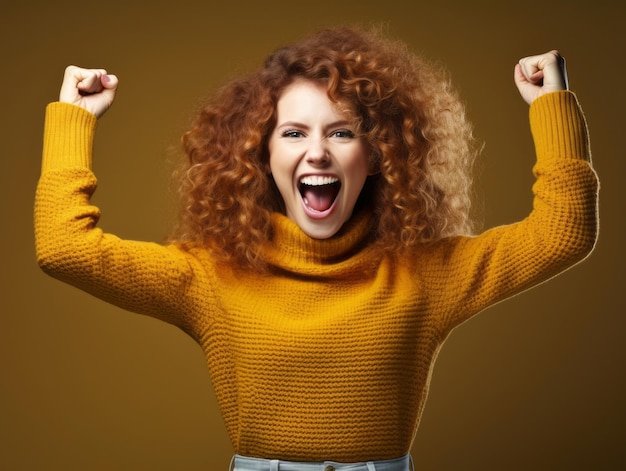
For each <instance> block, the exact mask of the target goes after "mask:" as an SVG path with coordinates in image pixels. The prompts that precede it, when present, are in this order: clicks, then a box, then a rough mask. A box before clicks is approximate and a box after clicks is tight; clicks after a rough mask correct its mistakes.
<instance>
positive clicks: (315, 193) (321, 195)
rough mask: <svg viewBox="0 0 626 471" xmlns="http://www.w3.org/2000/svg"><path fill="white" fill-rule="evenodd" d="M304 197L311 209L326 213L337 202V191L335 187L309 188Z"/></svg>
mask: <svg viewBox="0 0 626 471" xmlns="http://www.w3.org/2000/svg"><path fill="white" fill-rule="evenodd" d="M302 196H303V197H304V203H305V204H306V205H307V206H308V207H309V208H311V209H314V210H315V211H326V210H327V209H328V208H330V207H331V205H332V204H333V201H335V197H336V196H337V190H336V189H335V186H334V185H321V186H307V187H306V188H305V189H304V191H303V193H302Z"/></svg>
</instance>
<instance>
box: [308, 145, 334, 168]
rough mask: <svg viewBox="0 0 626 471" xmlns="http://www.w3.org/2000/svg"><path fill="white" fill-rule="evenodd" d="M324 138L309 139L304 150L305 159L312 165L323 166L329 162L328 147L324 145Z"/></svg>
mask: <svg viewBox="0 0 626 471" xmlns="http://www.w3.org/2000/svg"><path fill="white" fill-rule="evenodd" d="M326 144H327V143H326V140H325V139H324V138H321V139H315V138H313V139H311V140H310V141H309V146H308V148H307V151H306V161H307V162H308V163H309V164H311V165H314V166H317V167H323V166H325V165H327V164H328V162H330V154H329V152H328V147H327V145H326Z"/></svg>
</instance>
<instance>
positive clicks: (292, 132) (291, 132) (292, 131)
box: [281, 129, 304, 138]
mask: <svg viewBox="0 0 626 471" xmlns="http://www.w3.org/2000/svg"><path fill="white" fill-rule="evenodd" d="M281 136H282V137H291V138H297V137H303V136H304V134H303V133H302V131H297V130H295V129H289V130H288V131H284V132H283V133H282V134H281Z"/></svg>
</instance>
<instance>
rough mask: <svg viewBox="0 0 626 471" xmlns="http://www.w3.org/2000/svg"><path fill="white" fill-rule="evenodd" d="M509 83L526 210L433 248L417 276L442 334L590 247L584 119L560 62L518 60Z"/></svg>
mask: <svg viewBox="0 0 626 471" xmlns="http://www.w3.org/2000/svg"><path fill="white" fill-rule="evenodd" d="M515 83H516V85H517V87H518V89H519V91H520V94H521V96H522V98H523V99H524V101H526V102H527V103H528V104H530V110H529V116H530V127H531V131H532V136H533V139H534V143H535V151H536V157H537V162H536V164H535V166H534V168H533V173H534V175H535V177H536V182H535V184H534V185H533V194H534V200H533V209H532V211H531V213H530V214H529V215H528V216H527V217H526V218H525V219H524V220H522V221H520V222H517V223H514V224H509V225H505V226H500V227H496V228H493V229H490V230H488V231H486V232H484V233H482V234H480V235H478V236H476V237H457V238H451V239H449V240H445V241H442V242H441V244H439V245H438V246H436V247H435V248H434V250H435V253H436V255H435V256H434V257H433V258H432V259H431V260H429V264H428V265H427V266H424V267H422V269H423V270H424V271H425V272H428V271H429V270H430V271H432V273H433V274H434V275H436V276H432V275H427V276H428V279H429V286H428V287H429V289H428V292H429V293H431V295H432V296H433V303H435V304H436V305H438V306H445V307H444V308H443V309H441V311H442V312H446V314H444V319H445V321H444V325H445V326H446V327H447V328H448V329H449V328H453V327H454V326H456V325H458V324H459V323H460V322H463V321H464V320H466V319H467V318H469V317H471V316H472V315H473V314H476V313H477V312H479V311H481V310H483V309H484V308H486V307H488V306H490V305H492V304H493V303H495V302H498V301H501V300H503V299H505V298H507V297H510V296H512V295H515V294H517V293H519V292H521V291H523V290H525V289H528V288H530V287H532V286H535V285H537V284H538V283H541V282H543V281H545V280H547V279H549V278H551V277H553V276H555V275H557V274H559V273H560V272H562V271H564V270H566V269H568V268H569V267H571V266H573V265H575V264H576V263H578V262H580V261H581V260H582V259H584V258H585V257H586V256H587V255H588V254H589V253H590V252H591V250H592V249H593V247H594V245H595V241H596V237H597V229H598V225H597V223H598V220H597V190H598V181H597V176H596V174H595V172H594V170H593V168H592V166H591V153H590V148H589V140H588V134H587V126H586V122H585V118H584V115H583V113H582V110H581V108H580V106H579V103H578V100H577V98H576V97H575V95H574V94H573V93H572V92H570V91H568V90H567V74H566V72H565V61H564V60H563V58H562V57H561V56H560V55H559V54H558V53H557V52H556V51H551V52H548V53H546V54H541V55H537V56H530V57H527V58H525V59H522V60H521V61H520V62H519V63H518V64H517V65H516V66H515ZM433 260H435V262H433ZM431 282H432V283H431Z"/></svg>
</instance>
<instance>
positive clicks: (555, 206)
mask: <svg viewBox="0 0 626 471" xmlns="http://www.w3.org/2000/svg"><path fill="white" fill-rule="evenodd" d="M530 123H531V131H532V134H533V138H534V142H535V148H536V154H537V163H536V164H535V166H534V174H535V176H536V182H535V184H534V186H533V193H534V204H533V210H532V212H531V213H530V215H529V216H528V217H527V218H525V219H524V220H523V221H520V222H518V223H515V224H511V225H507V226H500V227H496V228H493V229H491V230H488V231H486V232H484V233H482V234H480V235H477V236H475V237H467V236H458V237H451V238H446V239H443V240H441V241H439V242H437V243H435V244H433V245H429V246H427V247H418V248H415V249H414V251H413V252H412V253H411V254H409V255H408V256H403V257H402V258H396V257H393V256H380V255H378V251H376V250H374V249H373V248H372V247H371V246H369V245H368V243H367V240H368V239H367V237H366V235H367V233H368V230H369V228H370V227H371V225H372V220H371V215H370V214H369V213H368V212H367V211H361V212H359V213H357V214H355V215H354V216H353V218H352V219H351V220H350V221H349V222H348V223H347V224H346V225H345V227H344V228H342V230H341V231H340V233H338V234H337V235H336V236H335V237H333V238H331V239H327V240H314V239H311V238H309V237H307V236H306V235H305V234H304V233H302V232H301V231H300V229H299V228H298V226H297V225H295V224H294V223H293V222H292V221H291V220H289V219H288V218H286V217H285V216H283V215H280V214H275V215H274V216H273V221H272V222H273V224H274V227H275V234H276V235H275V238H274V239H273V240H272V241H271V242H269V243H268V244H267V246H266V247H265V248H264V249H263V252H262V254H261V256H262V257H263V259H264V260H265V261H267V262H268V264H269V266H270V267H271V269H270V270H269V271H268V272H267V273H265V274H258V273H245V272H244V273H242V272H235V271H233V270H230V269H228V268H225V267H223V266H218V265H217V264H216V263H215V262H214V260H213V259H212V257H211V254H210V252H209V251H207V250H204V249H193V250H187V251H185V250H182V249H180V248H179V247H177V246H175V245H160V244H156V243H149V242H137V241H130V240H122V239H120V238H118V237H116V236H114V235H111V234H108V233H105V232H103V231H102V230H101V229H100V228H99V227H98V226H97V222H98V219H99V211H98V209H97V208H96V207H94V206H93V205H91V204H90V196H91V195H92V193H93V192H94V190H95V188H96V179H95V177H94V175H93V173H92V172H91V170H90V165H91V156H92V141H93V136H94V132H95V127H96V119H95V117H94V116H93V115H91V114H89V113H87V112H86V111H84V110H83V109H81V108H78V107H75V106H73V105H67V104H62V103H52V104H50V105H49V106H48V108H47V112H46V124H45V132H44V153H43V164H42V174H41V178H40V182H39V185H38V189H37V197H36V211H35V215H36V218H35V219H36V224H35V227H36V246H37V255H38V261H39V263H40V265H41V267H42V268H43V269H44V270H45V271H46V272H47V273H49V274H51V275H52V276H54V277H56V278H58V279H61V280H63V281H65V282H68V283H71V284H73V285H75V286H77V287H79V288H81V289H83V290H85V291H87V292H89V293H92V294H93V295H95V296H97V297H99V298H101V299H103V300H105V301H108V302H110V303H113V304H115V305H118V306H120V307H122V308H124V309H127V310H130V311H133V312H137V313H142V314H146V315H150V316H153V317H156V318H159V319H162V320H164V321H166V322H169V323H172V324H174V325H176V326H178V327H179V328H181V329H182V330H184V331H185V332H187V333H188V334H189V335H190V336H192V337H193V338H194V339H195V340H196V341H197V342H198V343H199V344H200V346H201V347H202V349H203V350H204V352H205V354H206V359H207V364H208V371H209V374H210V377H211V380H212V384H213V386H214V389H215V392H216V395H217V399H218V402H219V405H220V408H221V412H222V414H223V417H224V421H225V424H226V427H227V429H228V433H229V436H230V438H231V440H232V443H233V446H234V451H235V452H236V453H239V454H242V455H247V456H254V457H261V458H276V459H287V460H309V461H320V460H335V461H344V462H351V461H365V460H377V459H389V458H395V457H398V456H402V455H404V454H406V453H408V451H409V449H410V447H411V443H412V440H413V437H414V434H415V432H416V430H417V426H418V422H419V418H420V415H421V412H422V409H423V407H424V403H425V400H426V396H427V392H428V384H429V378H430V375H431V368H432V365H433V362H434V360H435V357H436V355H437V352H438V351H439V349H440V347H441V345H442V343H443V342H444V340H445V338H446V337H447V335H448V334H449V333H450V331H451V330H452V329H453V328H454V327H455V326H457V325H459V324H460V323H461V322H463V321H465V320H467V319H468V318H470V317H471V316H472V315H474V314H476V313H478V312H479V311H481V310H483V309H485V308H486V307H488V306H489V305H492V304H493V303H496V302H499V301H501V300H503V299H505V298H507V297H510V296H512V295H515V294H517V293H519V292H520V291H523V290H525V289H528V288H529V287H531V286H533V285H536V284H538V283H540V282H542V281H545V280H546V279H548V278H550V277H552V276H554V275H556V274H557V273H559V272H561V271H563V270H564V269H566V268H568V267H570V266H572V265H573V264H575V263H577V262H578V261H580V260H582V259H583V258H584V257H586V256H587V254H588V253H589V252H590V251H591V249H592V248H593V245H594V243H595V240H596V226H597V215H596V213H597V211H596V195H597V179H596V175H595V173H594V171H593V169H592V167H591V164H590V151H589V145H588V138H587V128H586V124H585V120H584V117H583V114H582V112H581V110H580V107H579V105H578V102H577V100H576V97H575V96H574V95H573V94H572V93H570V92H558V93H552V94H548V95H545V96H543V97H541V98H539V99H538V100H536V101H535V102H534V103H533V104H532V106H531V108H530Z"/></svg>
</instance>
